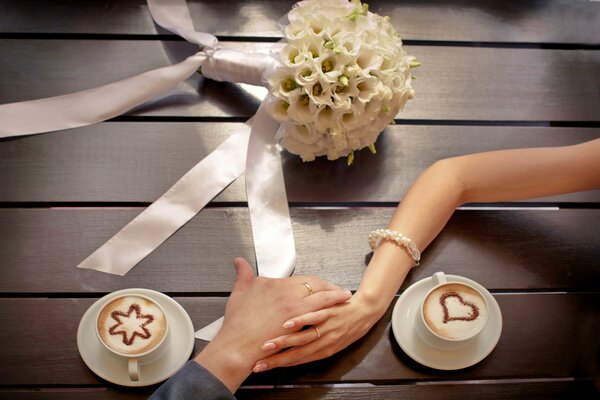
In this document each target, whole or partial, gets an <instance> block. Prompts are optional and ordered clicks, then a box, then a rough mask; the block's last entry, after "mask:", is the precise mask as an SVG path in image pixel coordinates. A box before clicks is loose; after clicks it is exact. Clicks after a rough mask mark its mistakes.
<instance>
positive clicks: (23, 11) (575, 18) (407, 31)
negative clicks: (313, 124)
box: [0, 0, 600, 44]
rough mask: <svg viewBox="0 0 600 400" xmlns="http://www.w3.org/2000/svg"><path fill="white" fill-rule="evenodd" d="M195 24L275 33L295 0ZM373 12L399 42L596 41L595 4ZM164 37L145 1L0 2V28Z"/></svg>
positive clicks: (539, 0)
mask: <svg viewBox="0 0 600 400" xmlns="http://www.w3.org/2000/svg"><path fill="white" fill-rule="evenodd" d="M188 3H189V8H190V13H191V15H192V18H193V20H194V25H195V28H196V29H197V30H199V31H205V32H210V33H214V34H217V35H224V36H237V37H239V36H241V37H244V36H246V37H247V36H259V37H280V36H281V33H280V31H279V28H278V26H277V21H279V19H280V18H281V17H283V15H284V14H286V13H287V12H288V11H289V10H290V8H291V7H292V5H293V4H294V3H295V1H293V0H285V1H272V0H271V1H268V0H250V1H241V0H226V1H210V0H204V1H197V0H194V1H189V2H188ZM367 3H368V4H369V6H370V10H372V11H374V12H376V13H379V14H381V15H389V16H390V18H391V21H392V23H393V24H394V26H395V28H396V30H397V31H398V32H399V33H400V34H401V35H402V37H403V38H404V39H408V40H435V41H444V40H445V41H474V42H485V41H492V42H516V43H523V42H525V43H531V42H533V43H548V42H549V43H584V44H598V37H599V35H600V27H599V25H598V23H597V21H598V18H600V6H598V4H594V2H581V1H579V2H576V1H564V0H554V1H549V0H524V1H518V2H506V1H502V0H469V1H458V0H455V1H449V0H428V1H419V0H410V1H403V2H393V1H380V0H371V1H368V2H367ZM5 32H9V33H15V32H16V33H38V34H56V33H68V34H117V35H156V34H157V33H161V34H165V32H164V31H162V30H159V31H158V32H157V28H156V26H155V25H154V23H153V21H152V18H151V17H150V13H149V11H148V7H147V6H146V2H145V1H144V0H127V1H118V2H108V3H102V2H98V1H94V0H61V1H54V2H51V3H49V4H44V12H39V2H38V1H36V0H20V1H18V2H12V1H7V0H5V1H2V2H0V33H5Z"/></svg>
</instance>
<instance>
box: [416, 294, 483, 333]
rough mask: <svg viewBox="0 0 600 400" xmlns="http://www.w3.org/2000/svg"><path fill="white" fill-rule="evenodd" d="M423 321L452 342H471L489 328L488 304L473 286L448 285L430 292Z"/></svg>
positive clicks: (433, 330)
mask: <svg viewBox="0 0 600 400" xmlns="http://www.w3.org/2000/svg"><path fill="white" fill-rule="evenodd" d="M423 318H424V319H425V323H426V324H427V326H428V327H429V329H431V331H432V332H434V333H435V334H437V335H438V336H441V337H443V338H446V339H451V340H463V339H468V338H470V337H473V336H475V335H476V334H478V333H479V332H480V331H481V330H482V329H483V328H484V327H485V324H486V322H487V319H488V309H487V303H486V301H485V299H484V298H483V296H482V295H481V294H480V293H479V292H478V291H476V290H475V289H473V288H471V287H470V286H466V285H463V284H460V283H448V284H445V285H442V286H440V287H438V288H437V289H435V290H433V291H432V292H431V293H429V295H428V296H427V298H426V299H425V302H424V303H423Z"/></svg>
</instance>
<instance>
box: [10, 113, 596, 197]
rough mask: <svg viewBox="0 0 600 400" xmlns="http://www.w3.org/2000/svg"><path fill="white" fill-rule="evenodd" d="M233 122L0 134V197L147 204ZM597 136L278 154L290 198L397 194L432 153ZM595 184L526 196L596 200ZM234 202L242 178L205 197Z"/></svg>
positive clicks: (447, 140) (454, 139)
mask: <svg viewBox="0 0 600 400" xmlns="http://www.w3.org/2000/svg"><path fill="white" fill-rule="evenodd" d="M242 126H244V124H242V123H214V122H106V123H101V124H96V125H93V126H88V127H84V128H77V129H71V130H67V131H62V132H54V133H52V134H47V135H34V136H29V137H25V138H20V139H16V140H14V139H13V140H6V141H4V142H3V141H0V202H39V203H61V202H68V203H75V202H81V203H86V202H87V203H101V202H130V203H143V202H145V203H150V202H152V201H154V200H156V199H157V198H159V197H160V196H161V195H162V194H163V193H164V192H166V191H167V189H168V188H169V187H171V185H173V184H174V183H175V182H176V181H177V180H178V179H179V178H180V177H181V176H183V175H184V174H185V173H186V172H187V171H188V170H189V169H191V168H192V167H193V166H194V165H195V164H196V163H197V162H199V161H200V160H201V159H202V158H204V157H205V156H206V155H208V154H209V153H210V152H211V151H213V150H214V149H215V148H217V147H218V146H219V144H221V142H223V141H224V140H225V139H226V138H227V137H229V136H230V135H231V134H232V133H234V132H235V131H236V129H240V128H241V127H242ZM599 137H600V129H598V128H587V129H584V128H549V127H491V126H432V125H395V126H390V127H388V128H387V129H386V131H385V132H384V133H383V134H382V136H380V138H379V140H378V141H377V143H376V146H377V152H378V153H377V155H375V156H373V155H372V154H371V153H370V152H369V150H367V149H364V150H363V151H360V152H357V153H356V155H355V160H356V161H355V163H354V164H353V165H352V166H351V167H348V166H347V165H346V159H345V158H342V159H339V160H338V161H336V162H331V161H327V160H325V159H323V158H320V159H318V160H316V161H314V162H310V163H304V162H302V160H301V159H300V158H298V157H297V156H294V155H291V154H289V153H286V152H284V153H283V154H284V157H283V164H284V174H285V183H286V192H287V196H288V200H289V201H291V202H292V203H332V202H333V203H352V202H360V203H365V202H367V203H375V202H388V203H390V202H391V203H394V202H398V201H399V200H400V199H401V198H402V197H403V196H404V193H405V192H406V190H407V189H408V188H409V187H410V185H411V183H412V182H414V180H415V179H416V178H417V176H419V174H420V173H421V172H422V171H424V170H425V169H426V168H427V167H428V166H429V165H431V164H432V163H434V162H435V161H437V160H440V159H443V158H447V157H454V156H458V155H463V154H468V153H475V152H481V151H490V150H500V149H510V148H521V147H540V146H565V145H570V144H576V143H581V142H584V141H587V140H592V139H595V138H599ZM599 200H600V191H591V192H581V193H572V194H568V195H563V196H553V197H548V198H544V199H534V200H533V201H535V202H540V201H543V202H550V203H554V202H577V203H579V202H598V201H599ZM215 201H217V202H244V201H246V190H245V186H244V178H243V177H241V178H239V179H237V180H236V181H235V182H234V183H233V184H232V185H230V186H229V187H228V188H227V189H226V190H224V191H223V192H222V193H221V194H220V195H219V196H217V197H216V198H215Z"/></svg>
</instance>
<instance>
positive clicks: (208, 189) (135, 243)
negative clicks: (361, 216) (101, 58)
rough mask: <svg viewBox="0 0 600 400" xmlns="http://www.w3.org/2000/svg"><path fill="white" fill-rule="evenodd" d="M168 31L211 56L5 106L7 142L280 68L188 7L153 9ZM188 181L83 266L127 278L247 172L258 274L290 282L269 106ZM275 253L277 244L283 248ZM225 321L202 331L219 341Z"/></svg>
mask: <svg viewBox="0 0 600 400" xmlns="http://www.w3.org/2000/svg"><path fill="white" fill-rule="evenodd" d="M147 1H148V7H149V9H150V12H151V14H152V17H153V18H154V20H155V21H156V23H158V24H159V25H161V26H162V27H164V28H165V29H168V30H170V31H172V32H174V33H176V34H178V35H180V36H182V37H183V38H185V39H186V40H188V41H190V42H193V43H196V44H198V45H199V46H201V47H202V48H203V49H202V51H200V52H199V53H197V54H195V55H193V56H191V57H189V58H187V59H186V60H184V61H183V62H181V63H179V64H175V65H172V66H168V67H164V68H160V69H157V70H153V71H149V72H146V73H143V74H141V75H138V76H134V77H132V78H128V79H124V80H121V81H118V82H114V83H110V84H108V85H104V86H100V87H97V88H94V89H89V90H85V91H81V92H77V93H72V94H67V95H63V96H56V97H51V98H47V99H40V100H33V101H26V102H21V103H11V104H5V105H1V106H0V137H10V136H20V135H28V134H34V133H42V132H50V131H54V130H59V129H68V128H75V127H79V126H85V125H91V124H94V123H97V122H101V121H104V120H106V119H109V118H112V117H115V116H117V115H120V114H123V113H124V112H126V111H128V110H130V109H132V108H133V107H135V106H137V105H139V104H142V103H143V102H145V101H147V100H150V99H152V98H154V97H157V96H159V95H161V94H162V93H165V92H167V91H168V90H170V89H172V88H173V87H174V86H175V85H177V84H178V83H179V82H181V81H183V80H185V79H187V78H188V77H189V76H191V75H192V74H193V73H194V72H195V71H196V70H197V69H198V68H200V67H202V73H203V74H204V75H205V76H206V77H209V78H211V79H215V80H220V81H229V82H244V83H250V84H254V85H260V84H263V76H264V74H265V73H267V74H268V72H269V70H270V69H271V68H272V67H273V64H274V62H275V61H274V60H273V59H272V58H270V57H269V56H266V55H262V54H246V53H240V52H235V51H231V50H226V49H219V48H217V43H218V41H217V38H216V37H215V36H213V35H211V34H208V33H203V32H196V31H194V26H193V22H192V19H191V16H190V13H189V9H188V7H187V4H186V3H185V0H147ZM249 124H250V121H249V122H248V124H247V125H246V126H244V127H243V128H241V129H240V130H239V131H237V132H236V133H234V134H233V135H232V136H230V137H229V138H228V139H227V140H226V141H225V142H223V143H222V144H221V145H220V146H219V147H218V148H217V149H216V150H214V151H213V152H212V153H210V154H209V155H208V156H207V157H206V158H204V159H203V160H202V161H200V162H199V163H198V164H197V165H196V166H194V168H192V169H191V170H190V171H189V172H188V173H186V174H185V175H184V176H183V177H182V178H181V179H180V180H179V181H178V182H177V183H175V184H174V185H173V186H172V187H171V188H170V189H169V190H168V191H167V192H166V193H165V194H164V195H163V196H161V197H160V198H159V199H158V200H157V201H155V202H154V203H153V204H152V205H150V206H149V207H148V208H147V209H146V210H144V211H143V212H142V213H141V214H140V215H138V216H137V217H136V218H135V219H134V220H133V221H131V222H130V223H129V224H127V225H126V226H125V227H124V228H123V229H121V231H119V232H118V233H117V234H116V235H115V236H114V237H113V238H111V239H110V240H108V242H106V243H105V244H104V245H103V246H101V247H100V248H99V249H97V250H96V251H95V252H94V253H92V254H91V255H90V256H89V257H88V258H86V259H85V260H84V261H83V262H82V263H81V264H80V265H79V266H78V267H79V268H88V269H94V270H97V271H102V272H108V273H113V274H118V275H125V274H126V273H127V272H128V271H129V270H130V269H131V268H133V267H134V266H135V265H136V264H137V263H139V262H140V261H141V260H142V259H143V258H144V257H146V256H147V255H148V254H150V253H151V252H152V251H153V250H154V249H156V248H157V247H158V246H160V244H162V243H163V242H164V241H165V240H166V239H168V238H169V236H171V235H172V234H173V233H175V232H176V231H177V230H178V229H179V228H180V227H181V226H183V225H184V224H185V223H187V222H188V221H189V220H190V219H191V218H192V217H193V216H194V215H196V213H198V212H199V211H200V210H201V209H202V208H203V207H204V206H205V205H206V204H207V203H208V202H209V201H210V200H211V199H212V198H214V197H215V196H216V195H217V194H218V193H219V192H221V191H222V190H223V189H224V188H225V187H227V186H228V185H229V184H230V183H231V182H233V181H234V180H235V179H236V178H237V177H238V176H240V175H241V174H242V173H243V172H244V170H246V191H247V197H248V208H249V211H250V221H251V223H252V232H253V236H254V243H255V250H256V259H257V264H258V271H259V274H260V275H263V276H269V277H285V276H289V275H290V274H291V273H292V271H293V268H294V261H295V247H294V238H293V233H292V227H291V221H290V216H289V209H288V203H287V196H286V193H285V185H284V182H283V170H282V165H281V159H280V153H279V150H278V148H277V144H276V140H275V132H276V130H277V128H278V126H277V123H276V122H275V121H274V120H273V119H271V118H270V117H269V115H268V114H267V113H266V111H265V103H264V102H263V104H261V106H260V108H259V110H258V112H257V114H256V115H255V117H254V118H253V121H252V129H251V131H250V129H249ZM275 244H276V245H275ZM221 321H222V319H221V320H218V321H215V323H213V324H211V325H209V326H208V327H206V328H205V329H202V330H200V331H198V332H197V334H196V337H199V338H203V339H206V340H210V339H212V337H214V335H215V334H216V332H217V331H218V328H219V327H220V322H221Z"/></svg>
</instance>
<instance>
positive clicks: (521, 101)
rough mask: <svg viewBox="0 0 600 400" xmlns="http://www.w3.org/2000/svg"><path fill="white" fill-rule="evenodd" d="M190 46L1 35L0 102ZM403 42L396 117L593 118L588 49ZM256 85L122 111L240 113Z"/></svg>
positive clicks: (595, 99) (252, 100)
mask: <svg viewBox="0 0 600 400" xmlns="http://www.w3.org/2000/svg"><path fill="white" fill-rule="evenodd" d="M273 45H274V44H271V43H254V42H247V43H244V42H230V43H227V47H230V48H234V49H239V50H244V51H248V52H268V51H269V48H270V47H271V46H273ZM275 45H276V44H275ZM196 51H197V49H196V48H195V46H193V45H191V44H189V43H184V42H160V41H148V40H139V41H130V40H112V41H111V40H34V39H32V40H15V39H3V40H0V54H2V55H3V57H2V58H0V77H1V78H0V103H8V102H14V101H25V100H32V99H37V98H42V97H49V96H57V95H62V94H66V93H70V92H74V91H79V90H84V89H89V88H92V87H96V86H99V85H102V84H106V83H110V82H113V81H116V80H119V79H124V78H127V77H130V76H132V75H136V74H139V73H142V72H145V71H148V70H151V69H155V68H158V67H163V66H166V65H169V64H170V63H171V62H174V61H178V60H182V59H183V58H184V57H186V56H189V55H191V54H193V53H194V52H196ZM407 51H408V52H409V53H410V54H413V55H415V56H416V57H417V58H418V59H419V61H420V62H421V63H422V64H423V65H422V67H420V68H419V69H418V70H416V71H415V76H416V77H417V79H416V80H415V82H414V85H413V87H414V88H415V90H416V93H417V94H416V97H415V99H413V100H411V101H409V102H408V104H407V106H406V108H405V109H404V111H403V112H401V113H400V114H399V115H398V117H399V118H402V119H418V120H420V119H431V120H494V121H596V122H597V121H598V119H599V116H598V109H599V108H600V93H599V92H598V90H597V88H598V87H600V74H598V73H597V71H598V67H599V66H600V52H598V51H588V50H545V49H529V48H524V49H511V48H471V47H452V46H450V47H448V46H407ZM32 55H35V56H32ZM107 60H110V62H109V61H107ZM453 66H457V67H453ZM458 66H459V67H458ZM34 77H35V79H34ZM265 93H266V89H264V88H261V87H256V86H251V85H243V86H242V85H238V84H230V83H223V82H214V81H205V79H204V78H203V77H200V76H199V75H195V76H193V77H192V78H190V79H188V80H187V81H185V82H183V83H181V84H179V85H178V86H177V87H176V88H175V89H174V90H173V91H172V92H170V93H168V94H167V95H165V96H164V97H162V98H160V99H157V100H153V101H150V102H148V103H146V104H145V105H142V106H139V107H137V108H135V109H134V110H132V111H130V112H128V113H127V114H128V115H136V116H142V115H143V116H179V117H238V118H242V117H244V118H247V117H250V116H251V115H253V114H254V112H255V111H256V109H257V108H258V104H259V103H260V100H262V98H263V97H264V95H265Z"/></svg>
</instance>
